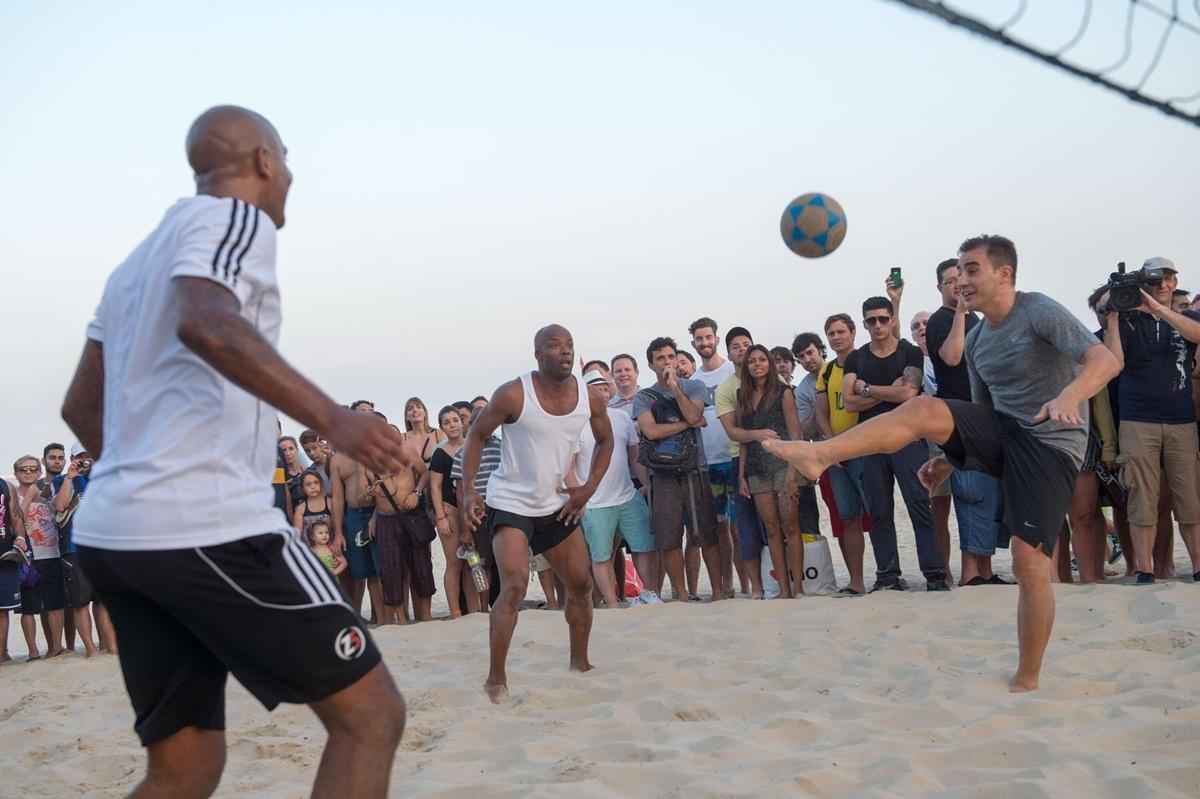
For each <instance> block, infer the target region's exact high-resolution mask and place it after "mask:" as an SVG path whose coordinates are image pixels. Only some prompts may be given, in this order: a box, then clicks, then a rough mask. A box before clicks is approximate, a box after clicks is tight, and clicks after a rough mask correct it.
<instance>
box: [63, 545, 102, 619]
mask: <svg viewBox="0 0 1200 799" xmlns="http://www.w3.org/2000/svg"><path fill="white" fill-rule="evenodd" d="M62 578H63V593H64V594H65V596H66V600H67V602H66V606H67V607H69V608H86V607H87V606H88V605H90V604H92V599H94V597H93V596H92V594H93V593H94V592H93V590H92V581H91V580H89V579H88V576H87V575H86V574H84V573H83V569H81V568H79V560H78V557H77V556H76V553H75V552H70V553H67V554H65V555H63V556H62Z"/></svg>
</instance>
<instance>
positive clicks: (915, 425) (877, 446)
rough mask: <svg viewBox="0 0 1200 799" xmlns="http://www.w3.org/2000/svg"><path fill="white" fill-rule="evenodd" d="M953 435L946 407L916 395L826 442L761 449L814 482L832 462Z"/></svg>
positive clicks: (776, 443)
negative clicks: (921, 440) (790, 465)
mask: <svg viewBox="0 0 1200 799" xmlns="http://www.w3.org/2000/svg"><path fill="white" fill-rule="evenodd" d="M953 432H954V417H953V416H951V414H950V408H949V406H947V405H946V403H945V402H943V401H942V400H940V399H936V398H934V397H927V396H920V397H916V398H914V399H911V400H909V401H908V402H906V403H904V404H903V405H901V406H900V407H898V408H896V409H895V410H892V411H889V412H887V413H884V414H880V415H879V416H876V417H874V418H872V419H868V420H867V421H865V422H862V423H860V424H856V425H855V426H854V427H851V428H850V429H849V430H847V431H845V432H844V433H841V434H840V435H836V436H834V437H833V438H831V439H829V440H827V441H817V442H809V441H764V442H763V447H764V448H765V449H766V450H767V451H768V452H770V453H771V454H772V455H776V456H778V457H780V458H783V459H784V460H786V461H787V462H788V463H790V464H792V465H793V466H795V467H796V468H797V469H799V470H800V473H801V474H803V475H804V476H805V477H807V478H808V479H809V480H816V479H817V478H819V477H820V476H821V473H822V472H824V471H825V470H826V469H828V468H829V467H830V466H832V465H833V464H835V463H842V462H844V461H848V460H850V459H851V458H859V457H862V456H864V455H871V454H875V453H881V454H890V453H893V452H897V451H899V450H901V449H903V448H904V447H906V446H908V445H909V444H911V443H913V442H914V441H919V440H920V439H922V438H924V439H928V440H930V441H933V442H934V443H936V444H945V443H946V441H947V440H948V439H949V438H950V436H951V434H952V433H953ZM872 532H873V531H872Z"/></svg>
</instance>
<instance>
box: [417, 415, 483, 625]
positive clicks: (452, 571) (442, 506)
mask: <svg viewBox="0 0 1200 799" xmlns="http://www.w3.org/2000/svg"><path fill="white" fill-rule="evenodd" d="M438 427H439V428H441V431H442V432H443V433H444V434H445V435H446V440H445V442H443V443H442V445H441V446H440V447H438V448H437V449H435V450H434V451H433V456H432V458H431V459H430V464H429V499H430V501H431V502H432V504H433V526H434V527H436V528H437V532H438V538H439V539H441V542H442V553H443V554H444V555H445V556H446V573H445V575H444V576H443V578H442V587H443V589H444V590H445V591H446V604H447V605H449V606H450V618H452V619H457V618H458V617H459V616H461V615H462V605H461V604H460V603H459V588H460V587H461V588H462V590H463V592H464V593H465V594H466V597H467V612H469V613H478V612H479V610H480V607H481V605H480V601H479V592H478V591H476V590H475V583H474V581H473V580H472V579H471V575H470V573H469V572H468V571H467V570H466V569H464V568H463V562H462V561H461V560H459V558H458V524H457V522H458V493H457V490H456V489H455V485H454V480H453V479H452V478H451V477H450V472H451V470H452V469H453V468H454V456H455V455H457V454H458V452H459V450H461V449H462V448H463V444H464V443H466V441H465V439H464V434H465V433H466V429H465V428H464V427H463V423H462V417H461V416H459V414H458V410H457V409H456V408H455V407H454V406H453V405H447V406H446V407H444V408H442V409H441V410H440V411H438Z"/></svg>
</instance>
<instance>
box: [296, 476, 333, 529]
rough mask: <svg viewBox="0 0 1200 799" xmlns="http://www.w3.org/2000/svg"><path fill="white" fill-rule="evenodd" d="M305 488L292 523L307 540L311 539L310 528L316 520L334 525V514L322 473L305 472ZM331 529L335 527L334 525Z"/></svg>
mask: <svg viewBox="0 0 1200 799" xmlns="http://www.w3.org/2000/svg"><path fill="white" fill-rule="evenodd" d="M300 485H301V486H302V488H303V490H304V500H303V501H302V502H297V503H296V510H295V512H294V513H293V515H292V524H293V525H294V526H295V527H296V532H297V534H299V535H300V537H301V538H303V539H304V540H305V541H309V540H311V539H310V536H309V528H311V527H312V526H313V524H314V523H315V522H321V521H324V522H330V524H331V525H332V522H333V516H332V515H331V513H332V511H331V509H330V502H329V497H327V496H326V495H325V484H324V483H322V482H321V475H319V474H317V473H316V472H305V473H304V476H303V477H302V478H301V483H300ZM330 529H333V528H332V526H331V527H330Z"/></svg>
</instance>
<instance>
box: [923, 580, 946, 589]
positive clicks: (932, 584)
mask: <svg viewBox="0 0 1200 799" xmlns="http://www.w3.org/2000/svg"><path fill="white" fill-rule="evenodd" d="M925 590H926V591H949V590H950V586H948V585H946V581H945V580H930V581H929V582H927V583H926V584H925Z"/></svg>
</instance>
